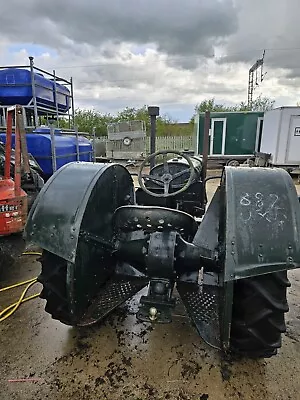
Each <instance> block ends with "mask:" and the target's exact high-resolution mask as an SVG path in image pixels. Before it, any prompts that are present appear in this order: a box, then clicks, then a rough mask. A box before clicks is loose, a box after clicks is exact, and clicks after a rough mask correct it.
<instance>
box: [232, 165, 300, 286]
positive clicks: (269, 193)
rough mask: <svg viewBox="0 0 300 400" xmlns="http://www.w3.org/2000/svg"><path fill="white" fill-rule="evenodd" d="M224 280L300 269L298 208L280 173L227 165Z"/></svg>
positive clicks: (290, 185) (291, 185)
mask: <svg viewBox="0 0 300 400" xmlns="http://www.w3.org/2000/svg"><path fill="white" fill-rule="evenodd" d="M225 175H226V178H225V179H226V183H225V185H226V259H225V277H224V280H225V281H230V280H235V279H242V278H248V277H252V276H257V275H262V274H267V273H272V272H276V271H281V270H286V269H293V268H299V267H300V207H299V203H298V196H297V193H296V189H295V185H294V183H293V180H292V178H291V177H290V175H289V174H288V173H287V172H286V171H284V170H283V169H280V168H277V169H271V168H246V169H245V168H242V167H239V168H235V167H226V168H225Z"/></svg>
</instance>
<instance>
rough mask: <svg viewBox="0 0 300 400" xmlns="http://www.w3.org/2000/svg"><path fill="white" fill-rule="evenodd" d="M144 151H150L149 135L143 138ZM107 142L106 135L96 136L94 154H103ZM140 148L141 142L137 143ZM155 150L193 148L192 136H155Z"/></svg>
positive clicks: (98, 155)
mask: <svg viewBox="0 0 300 400" xmlns="http://www.w3.org/2000/svg"><path fill="white" fill-rule="evenodd" d="M140 140H141V139H140ZM143 140H145V142H146V143H145V145H146V151H147V153H149V152H150V137H146V138H145V139H143ZM108 142H109V140H108V137H107V136H101V137H98V138H96V146H95V147H96V151H95V152H96V156H97V157H100V156H105V153H106V149H107V148H108V147H107V143H108ZM138 146H139V148H140V146H141V144H140V143H138ZM132 150H135V149H134V142H133V143H132ZM156 150H177V151H182V150H194V137H193V136H157V138H156Z"/></svg>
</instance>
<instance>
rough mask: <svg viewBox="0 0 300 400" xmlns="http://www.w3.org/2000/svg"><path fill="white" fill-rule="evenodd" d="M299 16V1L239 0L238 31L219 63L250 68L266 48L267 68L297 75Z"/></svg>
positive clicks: (299, 49) (230, 40)
mask: <svg viewBox="0 0 300 400" xmlns="http://www.w3.org/2000/svg"><path fill="white" fill-rule="evenodd" d="M299 15H300V2H299V0H285V1H277V0H276V1H275V0H264V1H261V0H252V1H248V0H239V11H238V21H239V29H238V31H237V32H236V33H235V34H234V35H233V36H232V37H230V38H229V40H227V44H226V53H227V56H225V57H224V58H222V59H221V60H219V62H220V63H236V62H245V63H247V64H248V65H249V68H250V66H251V65H252V63H254V62H255V61H256V60H257V59H258V58H260V57H261V56H262V50H263V49H266V55H265V65H266V69H268V68H269V69H273V68H283V69H286V70H287V71H286V74H287V75H290V76H291V77H295V76H300V69H299V65H300V29H299ZM281 73H282V71H281Z"/></svg>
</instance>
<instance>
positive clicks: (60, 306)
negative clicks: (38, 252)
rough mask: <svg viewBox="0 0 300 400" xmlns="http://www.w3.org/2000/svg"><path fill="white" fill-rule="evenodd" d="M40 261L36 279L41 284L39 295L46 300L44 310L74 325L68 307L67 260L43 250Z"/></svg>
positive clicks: (64, 322) (67, 323)
mask: <svg viewBox="0 0 300 400" xmlns="http://www.w3.org/2000/svg"><path fill="white" fill-rule="evenodd" d="M40 262H41V264H42V272H41V274H40V275H39V277H38V281H39V282H40V283H42V284H43V290H42V292H41V295H40V297H41V298H42V299H45V300H46V301H47V303H46V307H45V311H46V312H48V313H49V314H51V316H52V318H53V319H57V320H59V321H61V322H62V323H63V324H66V325H74V321H73V319H72V315H71V313H70V311H69V307H68V297H67V261H66V260H64V259H63V258H60V257H58V256H56V255H55V254H52V253H49V252H47V251H45V250H44V251H43V254H42V257H41V258H40Z"/></svg>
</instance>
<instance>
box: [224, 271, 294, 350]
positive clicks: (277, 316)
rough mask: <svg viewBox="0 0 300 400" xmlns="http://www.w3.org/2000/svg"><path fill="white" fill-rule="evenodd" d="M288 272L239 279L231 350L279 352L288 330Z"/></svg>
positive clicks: (235, 299) (235, 296) (235, 298)
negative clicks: (283, 336)
mask: <svg viewBox="0 0 300 400" xmlns="http://www.w3.org/2000/svg"><path fill="white" fill-rule="evenodd" d="M289 286H290V283H289V280H288V278H287V271H280V272H275V273H271V274H266V275H261V276H255V277H252V278H247V279H241V280H238V281H236V282H235V286H234V300H233V314H232V325H231V351H232V352H233V353H237V354H240V355H242V356H247V357H250V358H267V357H271V356H273V355H275V354H277V349H278V348H280V347H281V334H282V333H283V332H285V331H286V325H285V318H284V313H286V312H287V311H288V310H289V307H288V303H287V298H286V291H287V287H289Z"/></svg>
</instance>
